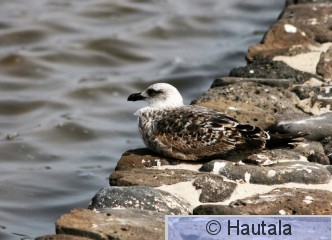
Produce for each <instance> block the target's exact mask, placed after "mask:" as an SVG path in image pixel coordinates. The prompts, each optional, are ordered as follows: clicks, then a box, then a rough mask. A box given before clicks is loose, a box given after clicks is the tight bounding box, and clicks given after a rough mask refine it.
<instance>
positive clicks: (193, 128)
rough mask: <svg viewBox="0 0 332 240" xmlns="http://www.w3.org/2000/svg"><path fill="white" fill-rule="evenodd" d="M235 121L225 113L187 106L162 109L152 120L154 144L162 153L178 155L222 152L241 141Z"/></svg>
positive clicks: (213, 154)
mask: <svg viewBox="0 0 332 240" xmlns="http://www.w3.org/2000/svg"><path fill="white" fill-rule="evenodd" d="M174 114H176V117H174ZM237 125H238V123H237V121H236V120H235V119H233V118H230V117H228V116H227V115H224V114H221V113H218V112H214V111H208V110H207V109H205V108H197V107H191V106H187V107H186V109H183V108H182V109H179V111H174V110H173V111H170V112H169V113H168V114H167V112H165V116H163V118H162V119H160V120H159V121H157V122H156V123H155V125H154V126H155V129H154V135H155V144H156V145H159V146H158V147H159V149H161V152H162V153H163V154H166V155H167V154H168V155H169V156H170V155H171V154H174V156H173V157H177V158H182V159H184V158H187V159H193V158H194V159H200V158H208V157H212V156H216V155H222V154H225V153H227V152H229V151H230V150H233V149H234V148H235V147H236V146H237V145H238V144H240V145H241V144H243V143H244V142H245V138H244V137H243V136H242V134H241V132H240V131H238V129H237V128H236V126H237Z"/></svg>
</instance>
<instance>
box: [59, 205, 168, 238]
mask: <svg viewBox="0 0 332 240" xmlns="http://www.w3.org/2000/svg"><path fill="white" fill-rule="evenodd" d="M164 219H165V214H164V213H158V212H154V211H147V210H139V209H105V210H103V211H91V210H87V209H74V210H72V211H71V212H70V213H68V214H64V215H62V216H61V218H60V219H59V220H58V221H57V222H56V233H57V234H67V235H75V236H81V237H87V238H91V239H100V240H108V239H121V240H129V239H130V240H131V239H137V240H155V239H160V240H162V239H164V237H165V221H164ZM64 239H66V238H64ZM69 239H73V240H74V239H75V238H69ZM83 239H84V238H82V240H83Z"/></svg>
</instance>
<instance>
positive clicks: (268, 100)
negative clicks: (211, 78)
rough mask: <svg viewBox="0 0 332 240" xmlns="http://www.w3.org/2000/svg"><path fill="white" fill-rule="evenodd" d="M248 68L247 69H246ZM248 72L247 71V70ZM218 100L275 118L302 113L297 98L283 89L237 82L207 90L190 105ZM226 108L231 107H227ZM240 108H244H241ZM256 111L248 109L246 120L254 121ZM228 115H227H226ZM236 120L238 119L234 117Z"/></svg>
mask: <svg viewBox="0 0 332 240" xmlns="http://www.w3.org/2000/svg"><path fill="white" fill-rule="evenodd" d="M248 68H249V67H248ZM248 71H249V69H248ZM220 99H223V100H227V101H233V102H238V103H244V104H251V105H253V106H254V107H256V108H260V111H262V110H263V112H264V114H266V115H271V116H272V117H277V116H279V115H284V114H288V113H302V112H301V111H300V110H299V109H297V107H296V106H295V104H296V103H297V101H298V100H299V99H298V97H297V96H296V95H295V94H294V93H292V92H290V91H288V90H287V89H284V88H276V87H270V86H267V85H262V84H259V83H254V82H239V83H236V84H232V85H226V86H222V87H215V88H211V89H209V90H208V91H207V92H206V93H204V94H203V95H202V96H200V97H199V98H197V99H195V100H194V101H193V102H192V104H199V105H201V104H202V103H206V102H213V101H219V100H220ZM227 107H233V106H232V105H229V106H227ZM242 108H245V106H244V107H242ZM254 111H256V110H252V109H248V111H247V112H246V113H245V114H246V115H247V118H250V117H251V118H252V119H254V118H255V117H256V116H255V112H254ZM228 114H229V113H228ZM235 118H236V119H238V118H237V117H236V116H235ZM238 120H239V121H240V119H238Z"/></svg>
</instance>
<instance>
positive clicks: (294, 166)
mask: <svg viewBox="0 0 332 240" xmlns="http://www.w3.org/2000/svg"><path fill="white" fill-rule="evenodd" d="M201 170H202V171H209V172H210V171H213V172H218V173H219V174H220V175H222V176H225V177H227V178H228V179H231V180H244V181H246V182H250V183H256V184H267V185H272V184H283V183H288V182H296V183H307V184H318V183H326V182H328V181H329V180H330V176H331V174H330V172H329V171H328V170H327V169H326V168H325V167H324V166H322V165H320V164H316V163H309V162H302V161H299V162H296V161H293V162H282V163H276V164H275V165H273V166H267V167H264V166H257V165H248V164H243V163H242V164H235V163H232V162H227V161H223V160H214V161H211V162H208V163H206V164H204V165H203V166H202V168H201Z"/></svg>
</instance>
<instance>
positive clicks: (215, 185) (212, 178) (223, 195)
mask: <svg viewBox="0 0 332 240" xmlns="http://www.w3.org/2000/svg"><path fill="white" fill-rule="evenodd" d="M193 185H194V186H195V187H196V189H202V193H201V195H200V196H199V201H200V202H203V203H207V202H221V201H224V200H225V199H227V198H229V197H230V196H231V194H232V193H233V192H234V190H235V188H236V186H237V184H236V183H233V182H226V181H224V180H223V178H222V177H220V176H217V175H213V174H209V175H201V176H199V177H198V178H196V180H195V181H194V183H193Z"/></svg>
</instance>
